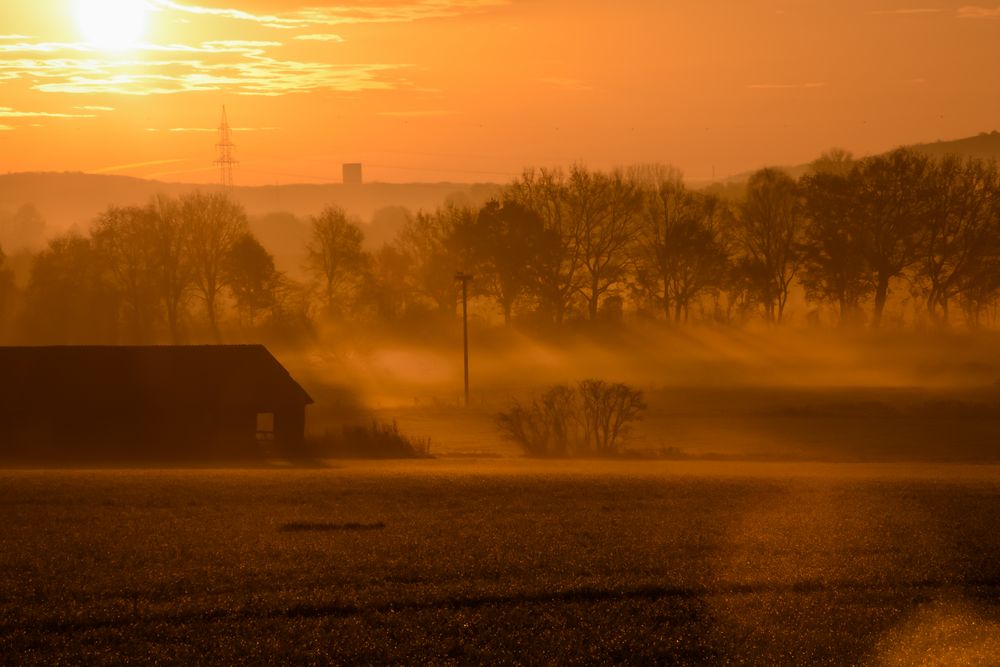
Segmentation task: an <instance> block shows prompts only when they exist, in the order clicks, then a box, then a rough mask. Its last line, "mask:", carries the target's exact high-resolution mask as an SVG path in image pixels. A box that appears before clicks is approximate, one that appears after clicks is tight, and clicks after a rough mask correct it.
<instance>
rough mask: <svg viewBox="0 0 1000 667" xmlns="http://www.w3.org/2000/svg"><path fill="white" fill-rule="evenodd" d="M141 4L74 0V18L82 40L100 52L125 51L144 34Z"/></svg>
mask: <svg viewBox="0 0 1000 667" xmlns="http://www.w3.org/2000/svg"><path fill="white" fill-rule="evenodd" d="M148 10H149V7H148V5H147V4H146V3H145V1H144V0H76V16H77V21H78V22H79V25H80V30H81V31H82V32H83V35H84V37H85V38H86V40H87V41H88V42H89V43H91V44H93V45H94V46H97V47H99V48H102V49H125V48H128V47H130V46H133V45H134V44H136V43H137V42H138V41H139V40H140V39H142V37H143V35H145V33H146V18H147V17H146V14H147V12H148Z"/></svg>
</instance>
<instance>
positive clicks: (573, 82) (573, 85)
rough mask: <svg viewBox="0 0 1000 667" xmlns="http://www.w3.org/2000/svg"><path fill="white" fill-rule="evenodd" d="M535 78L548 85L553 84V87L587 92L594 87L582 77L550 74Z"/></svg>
mask: <svg viewBox="0 0 1000 667" xmlns="http://www.w3.org/2000/svg"><path fill="white" fill-rule="evenodd" d="M535 80H536V81H537V82H538V83H543V84H545V85H547V86H552V87H553V88H560V89H562V90H572V91H577V92H585V91H588V90H593V89H594V88H593V87H592V86H591V85H590V84H588V83H587V82H586V81H583V80H582V79H572V78H568V77H558V76H548V77H541V78H538V79H535Z"/></svg>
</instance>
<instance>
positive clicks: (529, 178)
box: [504, 169, 586, 325]
mask: <svg viewBox="0 0 1000 667" xmlns="http://www.w3.org/2000/svg"><path fill="white" fill-rule="evenodd" d="M504 201H511V202H514V203H517V204H519V205H521V206H522V207H524V208H526V209H527V210H529V211H531V212H532V213H534V214H535V215H537V216H538V217H539V219H541V221H542V226H543V229H544V232H545V234H544V239H543V245H542V248H541V250H542V252H541V253H540V254H539V257H538V260H539V261H538V265H537V266H536V267H535V270H534V271H533V272H532V276H533V279H534V280H533V282H534V287H533V290H532V291H533V292H534V293H535V296H536V298H537V300H538V303H539V307H540V309H541V310H542V311H543V312H544V313H545V314H546V315H548V317H550V318H551V320H552V321H553V322H554V323H555V324H557V325H558V324H562V323H563V321H564V319H565V318H566V315H567V313H569V311H570V310H571V308H572V305H573V300H574V298H575V297H576V296H577V294H579V291H580V289H581V288H582V287H583V281H584V280H585V278H586V276H585V274H584V268H583V252H582V243H581V242H582V240H583V237H582V235H581V234H580V233H579V228H580V217H579V216H578V215H574V214H572V213H571V212H570V202H569V191H568V184H567V180H566V177H565V175H564V174H563V173H562V172H561V171H558V170H548V169H539V170H534V169H528V170H526V171H525V172H524V173H523V174H522V175H521V176H520V177H519V178H516V179H514V181H512V182H511V183H510V185H508V186H507V188H506V189H505V190H504Z"/></svg>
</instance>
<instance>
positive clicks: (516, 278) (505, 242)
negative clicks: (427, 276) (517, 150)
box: [470, 200, 547, 325]
mask: <svg viewBox="0 0 1000 667" xmlns="http://www.w3.org/2000/svg"><path fill="white" fill-rule="evenodd" d="M470 234H471V239H470V242H471V244H472V246H473V252H474V255H475V267H474V269H473V271H474V272H475V273H476V275H477V280H476V284H477V285H478V286H479V289H480V291H482V292H483V293H484V294H486V295H488V296H490V297H492V298H493V299H494V300H495V301H496V302H497V305H498V306H500V310H501V312H502V313H503V319H504V324H505V325H510V322H511V316H512V313H513V310H514V306H515V305H516V304H517V303H518V302H520V301H522V300H524V299H525V298H526V297H527V296H528V295H529V294H530V291H531V288H532V285H533V284H534V275H535V273H536V272H537V271H538V267H539V266H540V264H541V262H542V255H543V254H544V251H545V247H546V241H547V235H546V233H545V229H544V226H543V224H542V220H541V218H539V217H538V215H537V214H536V213H534V212H533V211H531V210H529V209H527V208H525V207H524V206H522V205H521V204H518V203H517V202H514V201H506V202H500V201H497V200H492V201H490V202H487V204H486V205H485V206H483V208H481V209H480V210H479V214H478V215H477V216H476V219H475V222H474V224H473V226H472V229H471V232H470Z"/></svg>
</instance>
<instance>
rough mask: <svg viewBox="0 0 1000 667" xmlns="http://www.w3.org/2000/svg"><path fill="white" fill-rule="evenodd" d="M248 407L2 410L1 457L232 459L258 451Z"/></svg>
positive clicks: (253, 416)
mask: <svg viewBox="0 0 1000 667" xmlns="http://www.w3.org/2000/svg"><path fill="white" fill-rule="evenodd" d="M256 431H257V413H256V412H255V411H253V410H248V409H187V410H185V409H149V408H135V407H132V408H128V407H120V408H115V409H100V410H97V409H87V410H73V409H58V410H57V409H55V408H52V409H51V410H46V411H41V410H33V411H26V410H22V411H17V412H2V411H0V455H2V456H3V457H5V458H12V459H17V460H29V461H34V460H37V461H39V462H60V461H65V462H73V461H102V460H106V461H115V460H147V461H183V460H227V459H228V460H231V459H247V458H254V457H256V456H258V455H259V448H258V445H257V440H256Z"/></svg>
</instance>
